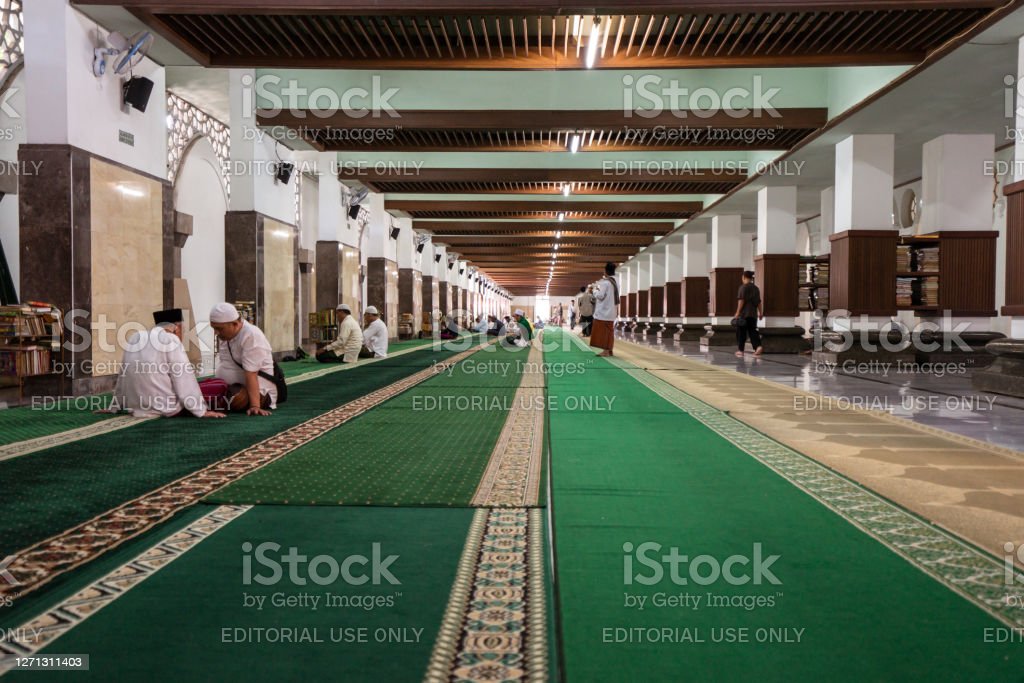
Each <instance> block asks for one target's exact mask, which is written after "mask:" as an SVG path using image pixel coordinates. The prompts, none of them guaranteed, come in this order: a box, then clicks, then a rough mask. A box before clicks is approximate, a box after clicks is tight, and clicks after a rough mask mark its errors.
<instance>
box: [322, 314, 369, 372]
mask: <svg viewBox="0 0 1024 683" xmlns="http://www.w3.org/2000/svg"><path fill="white" fill-rule="evenodd" d="M361 348H363V331H362V330H361V329H359V323H357V322H356V319H355V317H354V316H353V315H352V309H351V308H349V306H348V304H338V337H337V339H335V340H334V341H332V342H331V343H330V344H328V345H327V346H325V347H324V348H323V350H322V351H320V353H318V354H316V359H317V360H318V361H320V362H321V363H355V362H356V361H357V360H359V350H360V349H361Z"/></svg>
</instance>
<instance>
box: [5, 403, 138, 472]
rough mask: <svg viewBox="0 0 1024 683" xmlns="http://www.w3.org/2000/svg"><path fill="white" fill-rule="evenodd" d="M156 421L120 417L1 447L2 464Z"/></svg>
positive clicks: (128, 416)
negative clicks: (30, 454) (5, 461)
mask: <svg viewBox="0 0 1024 683" xmlns="http://www.w3.org/2000/svg"><path fill="white" fill-rule="evenodd" d="M155 419H156V418H154V417H132V416H131V415H119V416H117V417H112V418H110V419H109V420H103V421H102V422H97V423H96V424H91V425H87V426H85V427H78V428H77V429H69V430H67V431H66V432H58V433H56V434H50V435H47V436H40V437H38V438H35V439H28V440H26V441H16V442H15V443H12V444H8V445H6V446H0V462H3V461H4V460H10V459H12V458H17V457H20V456H22V455H28V454H29V453H35V452H36V451H42V450H46V449H47V448H54V447H56V446H63V445H64V444H69V443H74V442H75V441H81V440H82V439H89V438H92V437H94V436H101V435H103V434H109V433H110V432H116V431H118V430H119V429H125V428H127V427H134V426H135V425H138V424H142V423H143V422H148V421H149V420H155Z"/></svg>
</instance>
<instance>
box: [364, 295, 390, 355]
mask: <svg viewBox="0 0 1024 683" xmlns="http://www.w3.org/2000/svg"><path fill="white" fill-rule="evenodd" d="M363 320H365V321H366V327H364V328H363V350H362V351H360V352H359V357H360V358H387V357H388V326H387V325H385V324H384V321H383V320H381V319H380V313H378V312H377V307H376V306H367V307H366V311H365V312H364V313H363Z"/></svg>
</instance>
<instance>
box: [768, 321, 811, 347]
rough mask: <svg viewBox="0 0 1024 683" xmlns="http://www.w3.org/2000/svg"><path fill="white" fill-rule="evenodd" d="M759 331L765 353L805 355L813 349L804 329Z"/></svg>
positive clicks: (781, 328) (773, 328)
mask: <svg viewBox="0 0 1024 683" xmlns="http://www.w3.org/2000/svg"><path fill="white" fill-rule="evenodd" d="M758 331H759V332H760V333H761V346H762V347H763V348H764V353H803V352H804V351H809V350H810V349H811V342H810V340H808V339H806V338H805V337H804V328H802V327H798V326H796V325H793V326H792V327H762V328H759V329H758Z"/></svg>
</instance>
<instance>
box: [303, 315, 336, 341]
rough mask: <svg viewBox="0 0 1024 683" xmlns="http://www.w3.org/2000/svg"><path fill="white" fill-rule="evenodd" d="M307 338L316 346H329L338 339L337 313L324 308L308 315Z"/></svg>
mask: <svg viewBox="0 0 1024 683" xmlns="http://www.w3.org/2000/svg"><path fill="white" fill-rule="evenodd" d="M309 338H310V339H311V340H312V341H313V342H315V343H317V344H330V343H331V342H332V341H334V340H335V339H337V338H338V312H337V311H336V310H335V309H333V308H324V309H321V310H320V311H318V312H316V313H310V314H309Z"/></svg>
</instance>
